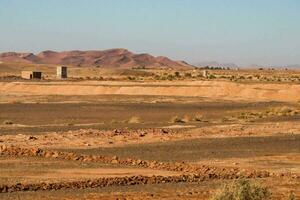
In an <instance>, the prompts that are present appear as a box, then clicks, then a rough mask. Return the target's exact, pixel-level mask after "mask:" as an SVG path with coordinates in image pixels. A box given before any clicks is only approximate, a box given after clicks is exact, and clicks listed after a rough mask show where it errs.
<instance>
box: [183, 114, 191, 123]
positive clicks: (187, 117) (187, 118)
mask: <svg viewBox="0 0 300 200" xmlns="http://www.w3.org/2000/svg"><path fill="white" fill-rule="evenodd" d="M182 121H183V122H184V123H188V122H189V121H191V118H190V116H188V115H184V116H183V118H182Z"/></svg>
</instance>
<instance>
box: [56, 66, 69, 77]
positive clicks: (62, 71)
mask: <svg viewBox="0 0 300 200" xmlns="http://www.w3.org/2000/svg"><path fill="white" fill-rule="evenodd" d="M56 76H57V78H59V79H62V78H68V68H67V67H66V66H59V67H57V68H56Z"/></svg>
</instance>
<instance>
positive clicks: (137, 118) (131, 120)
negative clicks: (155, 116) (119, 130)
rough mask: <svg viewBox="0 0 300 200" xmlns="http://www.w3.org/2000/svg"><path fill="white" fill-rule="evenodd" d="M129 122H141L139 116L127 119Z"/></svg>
mask: <svg viewBox="0 0 300 200" xmlns="http://www.w3.org/2000/svg"><path fill="white" fill-rule="evenodd" d="M128 123H129V124H138V123H141V119H140V118H139V117H136V116H133V117H131V118H130V119H129V120H128Z"/></svg>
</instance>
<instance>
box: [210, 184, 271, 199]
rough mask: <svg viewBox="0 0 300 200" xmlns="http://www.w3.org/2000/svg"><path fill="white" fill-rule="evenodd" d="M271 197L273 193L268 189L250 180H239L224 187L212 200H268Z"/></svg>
mask: <svg viewBox="0 0 300 200" xmlns="http://www.w3.org/2000/svg"><path fill="white" fill-rule="evenodd" d="M270 197H271V192H270V191H269V189H268V188H267V187H263V186H260V185H258V184H256V183H251V182H250V181H249V180H237V181H234V182H232V183H230V184H226V185H224V186H223V188H221V189H220V190H219V191H218V192H217V193H216V194H215V195H214V196H213V197H212V198H211V200H267V199H270Z"/></svg>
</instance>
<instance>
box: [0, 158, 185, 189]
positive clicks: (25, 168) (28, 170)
mask: <svg viewBox="0 0 300 200" xmlns="http://www.w3.org/2000/svg"><path fill="white" fill-rule="evenodd" d="M0 168H1V173H0V175H1V177H0V184H1V183H2V184H3V183H5V184H7V183H17V182H22V183H38V182H50V183H53V182H59V181H60V182H61V181H76V180H86V179H95V178H101V177H125V176H139V175H144V176H153V175H157V176H172V175H179V174H180V173H177V172H171V171H164V170H152V169H145V168H126V167H122V168H121V167H118V166H110V165H106V166H105V165H103V166H101V165H99V164H98V165H96V164H94V165H92V166H89V165H87V164H85V165H84V164H81V165H80V164H78V163H74V162H71V161H64V162H62V161H57V160H51V159H42V158H39V159H34V158H26V159H24V158H9V157H5V158H1V159H0Z"/></svg>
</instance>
